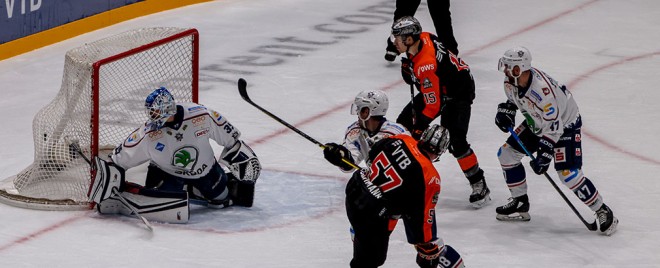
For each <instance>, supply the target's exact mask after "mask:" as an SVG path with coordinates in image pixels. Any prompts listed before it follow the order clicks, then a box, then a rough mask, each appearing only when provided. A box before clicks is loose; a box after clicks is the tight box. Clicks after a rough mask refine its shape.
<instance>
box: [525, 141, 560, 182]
mask: <svg viewBox="0 0 660 268" xmlns="http://www.w3.org/2000/svg"><path fill="white" fill-rule="evenodd" d="M554 148H555V144H554V142H552V141H551V140H549V139H547V138H541V139H540V140H539V149H538V151H537V152H536V159H534V160H532V161H530V162H529V165H530V166H531V167H532V170H534V173H536V174H538V175H541V174H543V173H545V172H546V171H548V167H550V162H552V158H553V154H554V151H553V149H554Z"/></svg>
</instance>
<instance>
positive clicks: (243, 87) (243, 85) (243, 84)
mask: <svg viewBox="0 0 660 268" xmlns="http://www.w3.org/2000/svg"><path fill="white" fill-rule="evenodd" d="M238 93H239V94H241V98H243V100H245V101H247V102H248V103H249V104H251V105H252V106H254V107H255V108H257V109H259V110H260V111H262V112H263V113H265V114H266V115H268V116H269V117H270V118H273V119H275V121H277V122H280V123H281V124H282V125H284V126H286V127H288V128H289V129H291V130H293V131H294V132H296V133H298V134H299V135H300V136H303V137H304V138H305V139H307V140H309V141H311V142H313V143H314V144H316V145H318V146H319V147H321V148H322V149H325V148H326V147H327V146H325V144H323V143H320V142H319V141H317V140H316V139H314V138H312V137H310V136H309V135H307V134H305V132H302V131H300V130H299V129H298V128H296V127H294V126H292V125H291V124H289V123H287V122H286V121H284V120H282V119H280V118H279V117H277V116H276V115H274V114H272V113H271V112H269V111H268V110H266V109H264V108H262V107H261V106H259V105H257V104H256V103H254V102H253V101H252V100H251V99H250V96H248V93H247V81H245V79H243V78H240V79H238ZM341 161H343V162H344V163H346V164H347V165H349V166H351V167H352V168H355V169H358V170H359V169H361V168H360V167H359V166H358V165H356V164H355V163H353V162H351V161H349V160H348V159H346V158H342V159H341Z"/></svg>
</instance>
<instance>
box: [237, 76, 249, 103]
mask: <svg viewBox="0 0 660 268" xmlns="http://www.w3.org/2000/svg"><path fill="white" fill-rule="evenodd" d="M238 93H239V94H241V98H243V99H244V100H246V101H249V100H250V97H249V96H248V94H247V81H245V79H243V78H239V79H238Z"/></svg>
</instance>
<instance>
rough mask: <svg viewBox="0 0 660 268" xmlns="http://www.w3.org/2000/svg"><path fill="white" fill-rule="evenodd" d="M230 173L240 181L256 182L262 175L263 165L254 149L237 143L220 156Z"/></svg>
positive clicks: (240, 142) (241, 142)
mask: <svg viewBox="0 0 660 268" xmlns="http://www.w3.org/2000/svg"><path fill="white" fill-rule="evenodd" d="M220 158H221V159H222V160H221V161H220V162H223V163H224V164H225V165H226V166H227V168H229V171H231V173H232V174H233V175H234V176H235V177H236V178H237V179H238V180H240V181H246V182H256V181H257V179H258V178H259V175H260V174H261V163H260V162H259V159H258V158H257V155H256V154H255V153H254V151H252V148H250V146H248V145H247V144H245V143H244V142H243V141H240V140H239V141H236V143H234V146H232V147H231V148H229V149H228V148H225V149H224V150H223V151H222V154H221V155H220Z"/></svg>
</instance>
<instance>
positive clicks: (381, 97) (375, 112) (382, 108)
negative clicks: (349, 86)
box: [351, 89, 390, 120]
mask: <svg viewBox="0 0 660 268" xmlns="http://www.w3.org/2000/svg"><path fill="white" fill-rule="evenodd" d="M389 106H390V101H389V100H388V99H387V95H386V94H385V92H384V91H382V90H377V89H376V90H364V91H362V92H360V93H358V94H357V96H355V100H354V101H353V105H351V114H352V115H359V114H360V111H362V108H365V107H366V108H369V115H368V116H367V118H360V119H362V120H367V119H369V118H370V117H372V116H385V114H387V109H388V108H389Z"/></svg>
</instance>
